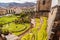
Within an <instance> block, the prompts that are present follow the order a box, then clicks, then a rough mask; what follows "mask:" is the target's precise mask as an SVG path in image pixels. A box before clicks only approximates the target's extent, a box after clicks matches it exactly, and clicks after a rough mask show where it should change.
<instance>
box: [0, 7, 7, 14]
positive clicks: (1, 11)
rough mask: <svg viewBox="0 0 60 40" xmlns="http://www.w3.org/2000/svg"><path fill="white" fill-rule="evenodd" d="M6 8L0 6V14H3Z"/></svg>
mask: <svg viewBox="0 0 60 40" xmlns="http://www.w3.org/2000/svg"><path fill="white" fill-rule="evenodd" d="M6 12H7V10H6V9H5V8H1V7H0V15H5V14H6Z"/></svg>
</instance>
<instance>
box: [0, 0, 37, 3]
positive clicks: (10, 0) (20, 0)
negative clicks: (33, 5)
mask: <svg viewBox="0 0 60 40" xmlns="http://www.w3.org/2000/svg"><path fill="white" fill-rule="evenodd" d="M0 2H4V3H8V2H17V3H24V2H36V0H0Z"/></svg>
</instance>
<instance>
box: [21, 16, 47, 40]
mask: <svg viewBox="0 0 60 40" xmlns="http://www.w3.org/2000/svg"><path fill="white" fill-rule="evenodd" d="M35 20H36V27H35V28H32V29H31V30H30V31H31V33H29V34H26V35H24V36H23V37H22V38H21V40H47V33H46V28H47V18H46V17H43V20H44V22H43V24H42V27H41V29H40V30H39V31H38V29H37V28H39V27H40V19H38V18H36V19H35Z"/></svg>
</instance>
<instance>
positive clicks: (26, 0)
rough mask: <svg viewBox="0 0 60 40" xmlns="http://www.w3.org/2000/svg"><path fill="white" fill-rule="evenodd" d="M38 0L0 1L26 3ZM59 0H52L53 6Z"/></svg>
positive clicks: (2, 0)
mask: <svg viewBox="0 0 60 40" xmlns="http://www.w3.org/2000/svg"><path fill="white" fill-rule="evenodd" d="M36 1H37V0H0V3H1V2H2V3H9V2H17V3H25V2H35V3H36ZM57 2H58V0H52V6H54V5H56V4H57Z"/></svg>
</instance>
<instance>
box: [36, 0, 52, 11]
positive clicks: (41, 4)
mask: <svg viewBox="0 0 60 40" xmlns="http://www.w3.org/2000/svg"><path fill="white" fill-rule="evenodd" d="M51 1H52V0H37V11H43V12H44V11H46V12H48V11H50V8H51Z"/></svg>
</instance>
